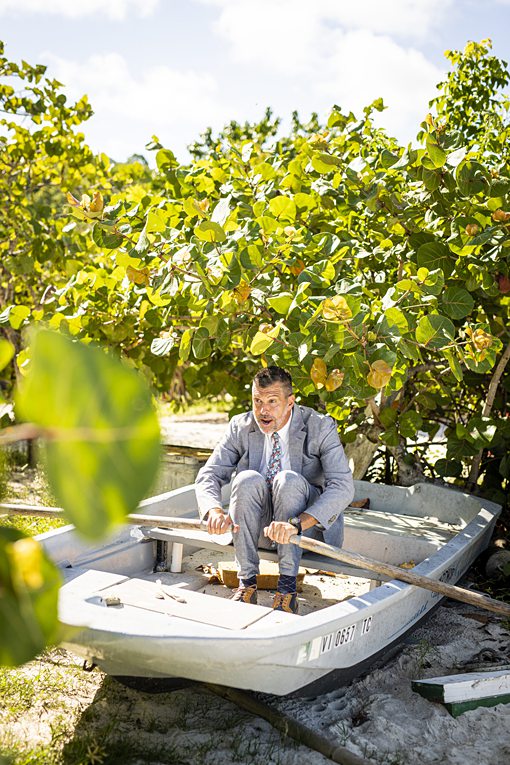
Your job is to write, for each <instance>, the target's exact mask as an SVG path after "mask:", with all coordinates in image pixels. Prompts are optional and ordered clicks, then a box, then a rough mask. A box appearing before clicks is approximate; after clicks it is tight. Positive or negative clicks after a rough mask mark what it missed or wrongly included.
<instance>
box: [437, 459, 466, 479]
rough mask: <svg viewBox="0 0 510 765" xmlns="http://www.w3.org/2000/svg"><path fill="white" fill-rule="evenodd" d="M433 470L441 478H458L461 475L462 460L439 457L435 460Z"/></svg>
mask: <svg viewBox="0 0 510 765" xmlns="http://www.w3.org/2000/svg"><path fill="white" fill-rule="evenodd" d="M434 470H435V471H436V473H437V474H438V475H439V476H441V478H459V476H460V475H462V462H459V461H458V460H447V459H444V458H441V459H438V460H436V461H435V463H434Z"/></svg>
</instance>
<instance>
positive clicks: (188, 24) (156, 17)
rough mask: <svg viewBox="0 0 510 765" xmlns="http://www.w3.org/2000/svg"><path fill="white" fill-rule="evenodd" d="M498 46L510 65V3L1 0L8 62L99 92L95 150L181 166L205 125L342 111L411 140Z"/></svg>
mask: <svg viewBox="0 0 510 765" xmlns="http://www.w3.org/2000/svg"><path fill="white" fill-rule="evenodd" d="M484 38H490V39H491V40H492V42H493V52H494V54H495V55H497V56H499V57H500V58H503V59H505V60H506V61H507V62H508V61H510V0H0V39H1V40H3V42H4V43H5V54H6V56H7V57H8V58H9V59H10V60H14V61H19V60H21V59H24V60H26V61H28V62H29V63H31V64H36V63H37V64H45V65H46V66H47V67H48V71H47V73H48V75H49V76H50V77H54V78H56V79H57V80H59V81H60V82H62V83H63V84H64V92H65V93H66V95H68V97H69V98H70V99H73V100H74V99H78V98H80V97H81V96H82V95H84V94H87V95H88V97H89V101H90V103H91V104H92V108H93V109H94V116H93V117H92V118H91V119H90V120H89V121H88V122H86V123H84V125H83V126H82V130H83V132H84V133H85V136H86V139H87V141H88V143H89V145H90V146H91V147H92V148H93V149H94V150H95V151H98V152H99V151H101V152H105V153H107V154H108V155H109V156H110V157H112V158H113V159H114V160H116V161H123V160H125V159H127V158H128V157H129V156H131V155H132V154H135V153H137V154H145V156H147V157H150V155H149V154H148V153H147V152H146V150H145V145H146V144H147V143H148V142H149V141H150V140H151V138H152V136H154V135H155V136H157V137H158V139H159V140H160V142H161V143H162V144H163V145H164V146H165V147H166V148H169V149H172V151H174V153H175V154H176V155H177V157H178V158H179V159H180V160H181V161H186V160H187V159H188V154H187V151H186V147H187V146H188V145H189V144H190V143H192V142H193V141H194V140H196V139H197V138H198V137H199V135H200V133H201V132H203V131H204V130H205V129H206V128H207V127H209V126H210V127H212V128H213V130H214V131H215V132H218V131H220V130H221V128H222V127H223V126H224V125H225V124H226V123H228V122H229V121H230V120H232V119H235V120H238V121H241V122H244V121H245V120H248V121H253V120H258V119H260V118H261V117H262V116H263V115H264V112H265V109H266V107H268V106H269V107H271V108H272V109H273V112H274V113H275V114H276V115H278V116H280V117H281V118H282V119H283V126H284V127H285V125H288V124H289V121H290V115H291V114H292V112H293V111H294V110H298V112H299V114H300V117H301V118H302V119H308V118H309V116H310V115H311V113H312V112H314V111H315V112H317V113H318V114H319V117H320V118H321V119H322V120H325V119H327V115H328V114H329V112H330V110H331V108H332V106H333V105H334V104H338V105H339V106H340V107H341V109H342V111H344V112H349V111H353V112H354V113H355V114H360V113H361V110H362V109H363V107H364V106H366V105H367V104H369V103H371V102H372V101H373V100H374V99H376V98H379V97H382V98H383V100H384V103H385V104H386V106H387V109H386V110H385V111H384V112H382V113H381V115H380V116H379V115H378V118H377V119H378V124H380V125H382V126H384V127H385V128H386V129H387V130H388V132H389V133H391V134H392V135H394V136H396V137H397V138H399V139H400V140H401V141H402V142H408V141H410V140H412V139H413V138H414V136H415V135H416V133H417V132H418V129H419V125H420V122H421V121H422V120H423V118H424V117H425V115H426V114H427V112H428V111H429V109H428V102H429V100H430V99H431V98H433V97H434V95H435V94H436V92H437V91H436V84H437V83H438V82H440V81H441V80H442V79H444V77H445V74H446V72H447V71H448V69H449V63H448V62H447V60H446V59H445V58H444V51H445V50H446V49H459V48H463V47H464V46H465V44H466V42H467V41H468V40H475V41H480V40H482V39H484Z"/></svg>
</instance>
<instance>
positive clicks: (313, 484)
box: [195, 367, 354, 613]
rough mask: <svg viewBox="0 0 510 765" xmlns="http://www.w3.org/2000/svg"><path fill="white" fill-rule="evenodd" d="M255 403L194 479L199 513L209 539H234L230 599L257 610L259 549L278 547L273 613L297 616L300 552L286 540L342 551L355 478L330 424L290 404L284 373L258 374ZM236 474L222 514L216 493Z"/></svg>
mask: <svg viewBox="0 0 510 765" xmlns="http://www.w3.org/2000/svg"><path fill="white" fill-rule="evenodd" d="M252 401H253V409H252V411H251V412H249V413H246V414H240V415H236V416H235V417H233V418H232V420H231V421H230V424H229V428H228V431H227V433H226V434H225V436H224V437H223V439H222V440H221V441H220V443H219V444H218V445H217V447H216V448H215V450H214V452H213V453H212V455H211V456H210V457H209V459H208V460H207V463H206V464H205V465H204V467H203V468H202V469H201V470H200V471H199V473H198V476H197V479H196V484H195V490H196V495H197V501H198V507H199V511H200V515H201V517H202V518H205V519H207V528H208V531H209V533H210V534H224V533H226V532H227V531H230V530H232V531H233V539H234V547H235V552H236V562H237V566H238V573H239V583H240V586H239V588H238V589H237V590H236V591H235V593H234V596H233V599H234V600H240V601H242V602H244V603H256V602H257V573H258V570H259V554H258V546H259V545H260V546H262V547H264V546H265V547H267V546H274V545H276V546H277V550H278V563H279V579H278V588H277V590H278V591H277V592H276V594H275V597H274V602H273V608H274V609H277V610H280V611H288V612H290V613H297V607H298V606H297V594H296V578H297V574H298V569H299V561H300V558H301V552H302V551H301V548H300V547H298V546H297V545H293V544H290V543H289V540H290V537H291V536H292V535H293V534H301V533H303V534H306V535H307V536H311V537H314V538H316V539H320V540H323V541H325V542H327V543H329V544H333V545H336V546H338V547H339V546H341V544H342V541H343V510H344V508H345V507H346V506H347V505H348V504H349V503H350V502H351V500H352V498H353V496H354V485H353V480H352V473H351V471H350V469H349V465H348V464H347V459H346V457H345V454H344V450H343V448H342V445H341V443H340V439H339V437H338V432H337V429H336V426H335V423H334V421H333V420H332V419H331V417H328V416H326V415H322V414H319V413H318V412H316V411H314V410H313V409H310V408H309V407H305V406H299V405H297V404H295V397H294V395H293V392H292V379H291V377H290V375H289V373H288V372H286V371H285V370H283V369H280V367H267V368H264V369H261V370H260V371H259V372H258V373H257V374H256V375H255V378H254V380H253V386H252ZM234 471H235V477H234V479H233V481H232V486H231V496H230V509H229V513H228V514H226V513H224V512H223V509H222V506H221V487H222V486H224V485H225V484H227V483H228V482H229V481H230V480H231V478H232V475H233V474H234ZM268 540H269V541H268Z"/></svg>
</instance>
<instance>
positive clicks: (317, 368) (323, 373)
mask: <svg viewBox="0 0 510 765" xmlns="http://www.w3.org/2000/svg"><path fill="white" fill-rule="evenodd" d="M327 376H328V368H327V366H326V364H325V362H324V361H323V360H322V359H319V358H316V359H315V360H314V362H313V364H312V368H311V369H310V377H311V379H312V382H313V384H314V385H315V387H316V388H324V384H325V382H326V378H327Z"/></svg>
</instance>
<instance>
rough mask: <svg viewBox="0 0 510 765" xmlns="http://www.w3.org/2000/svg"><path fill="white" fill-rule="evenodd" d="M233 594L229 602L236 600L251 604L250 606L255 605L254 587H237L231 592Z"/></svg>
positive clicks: (255, 591) (255, 594) (255, 590)
mask: <svg viewBox="0 0 510 765" xmlns="http://www.w3.org/2000/svg"><path fill="white" fill-rule="evenodd" d="M233 592H234V594H233V595H232V596H231V598H230V600H238V601H240V602H241V603H251V605H252V606H256V605H257V588H256V587H238V588H237V590H234V591H233Z"/></svg>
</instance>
